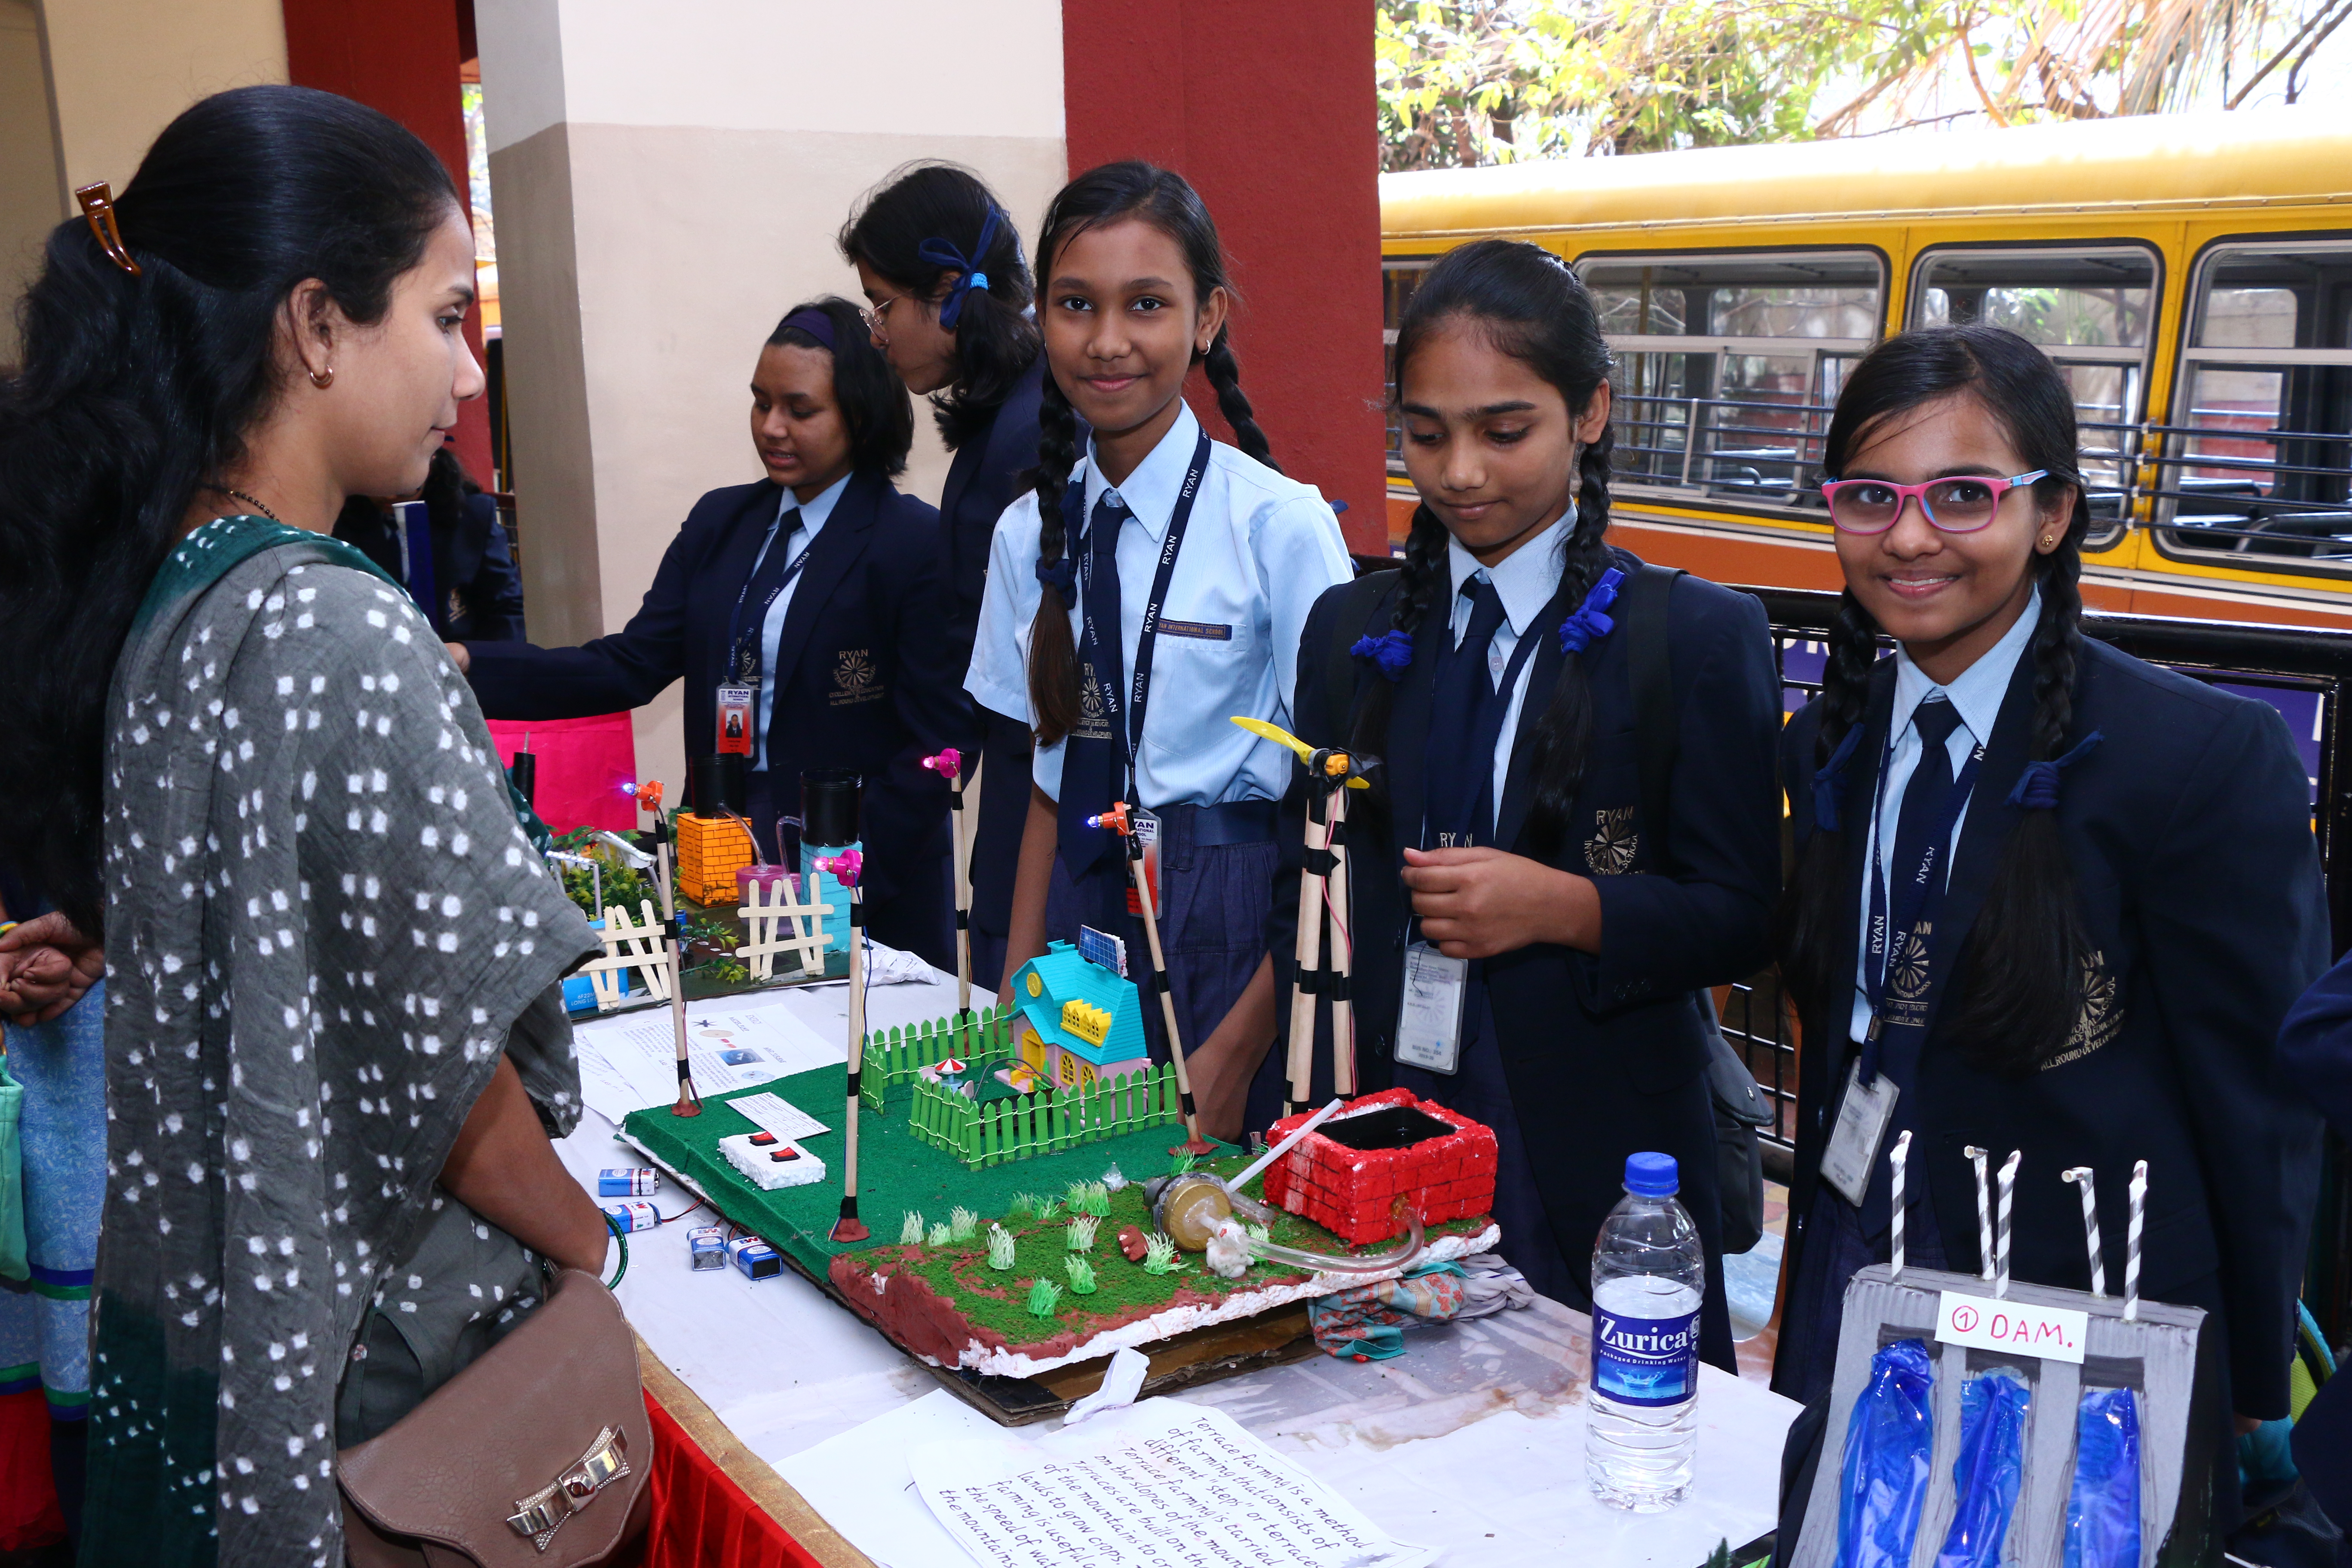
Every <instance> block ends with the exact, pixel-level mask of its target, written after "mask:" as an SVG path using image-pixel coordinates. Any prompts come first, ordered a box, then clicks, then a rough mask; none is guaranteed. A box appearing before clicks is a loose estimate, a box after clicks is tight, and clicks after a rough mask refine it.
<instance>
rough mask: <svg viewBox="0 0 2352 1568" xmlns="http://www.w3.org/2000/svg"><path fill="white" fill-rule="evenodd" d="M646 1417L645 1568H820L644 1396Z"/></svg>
mask: <svg viewBox="0 0 2352 1568" xmlns="http://www.w3.org/2000/svg"><path fill="white" fill-rule="evenodd" d="M646 1413H647V1414H648V1415H651V1416H652V1417H653V1424H654V1468H653V1478H652V1479H651V1480H650V1481H649V1482H648V1483H647V1484H648V1485H649V1486H651V1487H652V1488H653V1494H654V1509H653V1524H652V1527H651V1529H650V1530H649V1531H648V1532H647V1540H646V1556H645V1563H644V1568H704V1565H705V1564H724V1565H725V1568H821V1565H820V1564H819V1563H818V1562H817V1560H816V1559H815V1558H814V1557H813V1556H811V1555H809V1552H808V1549H807V1548H805V1547H803V1545H802V1544H801V1543H800V1542H797V1541H794V1540H793V1538H792V1537H791V1536H790V1535H788V1534H786V1533H785V1531H784V1527H783V1526H782V1525H781V1524H778V1523H777V1522H776V1521H774V1520H772V1519H771V1518H769V1517H768V1515H767V1512H766V1511H765V1510H762V1509H761V1507H760V1505H759V1504H757V1503H755V1502H753V1501H752V1500H751V1497H750V1495H749V1494H748V1493H746V1492H745V1491H744V1490H743V1489H742V1488H741V1487H739V1486H737V1485H736V1484H735V1483H734V1482H733V1481H731V1480H730V1479H728V1477H727V1473H726V1472H725V1471H723V1470H721V1469H720V1468H719V1466H718V1465H717V1464H716V1463H714V1462H713V1461H712V1459H711V1458H710V1457H709V1455H708V1454H705V1453H704V1452H703V1451H702V1450H701V1449H700V1448H699V1447H696V1445H695V1442H694V1439H693V1438H691V1437H689V1436H687V1435H686V1429H685V1428H684V1427H682V1426H679V1425H678V1424H677V1422H676V1421H673V1420H672V1419H670V1414H669V1412H668V1411H667V1410H664V1409H663V1408H662V1407H661V1405H659V1404H658V1403H657V1402H656V1400H655V1398H654V1396H653V1395H652V1394H646Z"/></svg>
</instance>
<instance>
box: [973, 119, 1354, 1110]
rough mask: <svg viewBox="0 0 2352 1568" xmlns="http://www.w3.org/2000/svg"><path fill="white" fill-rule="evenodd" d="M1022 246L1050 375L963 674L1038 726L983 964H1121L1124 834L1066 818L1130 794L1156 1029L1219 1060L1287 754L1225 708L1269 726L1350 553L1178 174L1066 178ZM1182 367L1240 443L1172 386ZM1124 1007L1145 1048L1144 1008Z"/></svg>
mask: <svg viewBox="0 0 2352 1568" xmlns="http://www.w3.org/2000/svg"><path fill="white" fill-rule="evenodd" d="M1037 259H1038V268H1037V274H1038V280H1039V289H1038V303H1039V318H1038V319H1039V325H1040V328H1041V329H1042V331H1043V334H1044V337H1045V356H1046V361H1047V364H1048V367H1049V371H1050V374H1048V376H1047V378H1046V382H1045V397H1044V405H1043V409H1042V411H1041V414H1040V418H1039V425H1040V428H1041V430H1042V433H1043V434H1042V438H1041V441H1040V450H1039V472H1038V476H1037V484H1036V488H1035V489H1034V490H1033V491H1032V492H1031V493H1030V494H1028V495H1025V496H1023V497H1022V498H1021V499H1019V500H1016V501H1014V502H1013V505H1012V506H1011V507H1010V508H1008V509H1007V510H1006V511H1005V513H1004V515H1003V518H1002V519H1001V520H1000V521H999V522H998V524H997V530H996V539H995V544H994V548H993V551H992V555H991V559H990V570H989V577H988V592H987V596H986V598H985V600H984V601H983V603H982V609H981V626H980V635H979V639H978V642H977V644H976V645H975V647H974V648H973V650H972V660H971V673H970V675H969V677H968V678H967V679H966V680H965V689H966V690H968V691H970V692H971V695H972V696H973V697H974V698H975V699H976V700H979V701H980V702H981V703H982V704H984V705H985V706H987V707H989V708H992V709H994V710H997V711H1000V712H1004V713H1011V714H1015V715H1019V716H1021V717H1022V718H1024V719H1025V720H1026V721H1027V722H1028V723H1029V724H1030V726H1031V728H1032V729H1033V730H1034V732H1035V734H1036V737H1037V753H1036V762H1035V764H1034V775H1033V788H1032V794H1031V799H1030V808H1029V816H1028V822H1027V824H1026V826H1025V829H1024V834H1023V839H1022V852H1021V868H1020V872H1019V875H1018V877H1017V879H1016V880H1015V883H1014V890H1013V920H1012V932H1011V941H1010V943H1009V951H1008V952H1007V954H1006V959H1005V972H1006V973H1007V975H1008V976H1010V975H1012V974H1013V973H1014V972H1015V971H1017V970H1018V969H1019V967H1020V966H1021V965H1022V964H1023V963H1025V962H1026V961H1027V960H1029V959H1030V958H1033V957H1034V956H1036V954H1037V953H1038V952H1042V951H1043V950H1044V947H1045V942H1046V941H1047V939H1048V938H1049V937H1052V938H1055V939H1060V940H1072V939H1075V938H1076V935H1077V931H1078V927H1079V926H1081V925H1087V926H1093V927H1096V928H1097V929H1099V930H1104V931H1109V932H1111V933H1113V934H1115V935H1118V936H1120V937H1122V938H1123V939H1125V940H1126V941H1127V942H1128V944H1129V952H1130V953H1131V954H1133V955H1135V958H1136V962H1135V963H1134V964H1133V965H1132V972H1133V973H1135V974H1137V975H1138V976H1139V977H1140V976H1141V975H1142V974H1143V973H1144V970H1145V968H1146V965H1145V963H1143V962H1142V959H1143V954H1144V949H1143V947H1142V945H1141V943H1142V941H1143V934H1142V930H1141V924H1140V921H1139V920H1136V919H1134V918H1132V917H1131V916H1130V914H1129V908H1130V905H1129V898H1128V888H1129V872H1128V868H1127V864H1126V861H1125V858H1124V853H1123V847H1122V846H1121V845H1120V843H1119V841H1118V838H1117V837H1115V836H1114V835H1112V834H1109V833H1107V832H1105V831H1103V830H1101V829H1099V828H1096V827H1091V826H1087V819H1088V818H1089V817H1092V816H1097V815H1099V814H1100V813H1101V812H1102V811H1104V810H1105V809H1106V808H1108V806H1109V805H1111V804H1112V803H1113V802H1115V801H1126V802H1128V803H1129V804H1130V805H1139V806H1141V807H1144V808H1145V809H1147V810H1149V811H1150V812H1151V813H1153V814H1154V815H1155V816H1157V817H1158V819H1159V823H1160V827H1159V843H1160V868H1161V883H1160V899H1159V919H1160V940H1161V942H1162V943H1163V944H1164V946H1165V948H1166V951H1167V953H1168V962H1169V967H1170V971H1171V973H1170V980H1171V987H1172V992H1173V995H1174V998H1175V1002H1176V1010H1177V1021H1178V1029H1179V1031H1180V1033H1181V1035H1182V1037H1183V1039H1184V1042H1185V1044H1186V1045H1187V1047H1191V1048H1193V1049H1198V1048H1200V1047H1202V1046H1204V1045H1207V1044H1210V1043H1211V1036H1212V1034H1214V1036H1215V1043H1216V1045H1217V1046H1218V1047H1219V1048H1218V1050H1217V1051H1216V1052H1215V1053H1213V1055H1212V1056H1211V1057H1210V1058H1206V1059H1207V1060H1209V1061H1215V1060H1222V1059H1223V1057H1224V1055H1225V1052H1224V1047H1225V1045H1226V1043H1227V1042H1228V1041H1229V1040H1232V1039H1234V1038H1239V1037H1247V1038H1250V1039H1253V1040H1255V1044H1256V1045H1257V1046H1259V1047H1263V1045H1264V1044H1265V1042H1266V1041H1267V1040H1269V1039H1271V1038H1272V1035H1273V976H1272V972H1271V969H1270V967H1269V966H1268V965H1267V964H1266V963H1265V957H1266V954H1265V935H1264V931H1265V917H1266V913H1267V905H1268V900H1269V898H1270V893H1271V882H1272V877H1273V873H1274V868H1275V862H1276V847H1275V844H1274V831H1275V820H1276V801H1277V800H1279V799H1280V797H1281V795H1282V793H1283V791H1284V790H1285V789H1286V787H1287V785H1288V783H1289V778H1290V773H1291V769H1292V766H1293V763H1292V761H1291V759H1290V756H1289V754H1288V753H1287V752H1285V751H1284V750H1283V749H1282V748H1281V747H1279V746H1277V745H1275V744H1273V743H1271V742H1265V741H1262V740H1259V739H1257V738H1256V737H1255V736H1253V735H1251V734H1249V733H1248V732H1246V731H1244V730H1242V729H1241V728H1240V727H1239V726H1237V725H1235V724H1234V723H1233V718H1234V716H1235V715H1240V716H1243V717H1247V718H1255V719H1261V720H1265V721H1269V722H1272V723H1275V724H1278V725H1282V726H1285V727H1287V726H1288V724H1289V718H1290V716H1289V705H1288V694H1289V692H1290V691H1291V689H1292V687H1293V683H1294V680H1295V679H1296V676H1297V661H1298V642H1299V634H1300V632H1301V630H1302V629H1303V628H1304V626H1305V625H1306V621H1307V611H1308V610H1309V609H1310V608H1311V607H1312V606H1313V605H1314V603H1315V600H1316V597H1317V596H1318V595H1319V594H1321V593H1322V591H1323V590H1324V589H1325V588H1327V587H1328V586H1330V585H1331V584H1334V583H1338V582H1340V581H1343V580H1345V579H1346V578H1347V577H1348V576H1349V564H1348V557H1347V552H1346V549H1345V547H1344V546H1343V544H1342V543H1341V540H1340V534H1339V521H1338V520H1337V519H1336V518H1335V517H1333V515H1332V513H1331V509H1330V507H1329V506H1328V504H1327V503H1326V502H1325V501H1324V500H1323V499H1322V497H1321V496H1320V495H1319V494H1318V492H1317V491H1316V489H1315V488H1314V487H1313V486H1311V485H1305V484H1300V483H1298V482H1297V481H1296V480H1292V479H1285V478H1284V477H1283V476H1282V474H1281V472H1280V471H1279V470H1278V469H1277V468H1275V466H1274V460H1273V458H1272V457H1271V455H1270V454H1269V452H1268V448H1267V446H1266V441H1265V435H1264V434H1263V433H1262V432H1261V431H1260V430H1259V429H1258V427H1257V424H1256V422H1255V420H1254V419H1253V418H1252V417H1251V415H1250V405H1249V401H1248V399H1247V398H1245V397H1244V396H1243V395H1242V392H1241V385H1240V377H1239V366H1238V364H1237V363H1236V362H1235V360H1234V353H1233V349H1232V346H1231V342H1230V336H1229V332H1228V328H1227V314H1228V311H1229V310H1230V307H1231V304H1232V288H1231V285H1230V284H1229V283H1228V282H1227V280H1226V274H1225V266H1224V258H1223V250H1222V248H1221V247H1220V245H1219V242H1218V239H1217V232H1216V226H1215V225H1214V224H1213V222H1212V221H1211V220H1210V217H1209V215H1208V212H1207V209H1206V208H1204V207H1203V206H1202V204H1201V200H1200V197H1199V196H1198V195H1195V194H1194V192H1193V191H1192V187H1191V186H1190V185H1188V184H1185V183H1184V181H1183V179H1182V178H1181V176H1180V175H1177V174H1172V173H1171V172H1169V171H1167V170H1164V169H1158V168H1154V167H1152V166H1151V165H1150V164H1148V163H1112V164H1108V165H1106V166H1104V167H1102V168H1099V169H1096V170H1093V171H1090V172H1089V173H1087V174H1082V175H1080V176H1079V177H1078V178H1077V179H1076V180H1074V181H1072V182H1071V183H1070V184H1068V185H1067V186H1066V187H1065V188H1064V189H1063V191H1062V193H1061V194H1060V195H1058V196H1056V197H1055V199H1054V203H1053V205H1052V206H1051V207H1050V208H1049V209H1048V211H1047V213H1046V215H1045V226H1044V233H1043V235H1042V237H1041V238H1040V240H1039V242H1038V246H1037ZM1196 364H1197V365H1200V366H1201V367H1202V370H1203V372H1204V373H1205V374H1206V375H1207V377H1208V380H1209V383H1210V384H1211V386H1213V388H1214V389H1215V390H1216V393H1217V401H1218V407H1219V410H1220V412H1221V413H1223V416H1224V418H1225V421H1226V423H1227V424H1228V425H1230V426H1232V427H1233V430H1234V438H1235V440H1236V442H1237V443H1238V449H1236V447H1230V446H1226V445H1224V444H1223V443H1222V442H1218V441H1213V440H1212V439H1210V438H1209V437H1208V435H1207V434H1206V433H1205V432H1204V431H1203V430H1202V426H1201V423H1200V421H1199V420H1198V419H1197V418H1196V417H1195V416H1193V414H1192V410H1191V409H1190V408H1188V407H1187V406H1186V405H1185V403H1184V398H1183V384H1184V378H1185V375H1186V374H1187V373H1188V372H1189V371H1190V370H1191V369H1192V366H1194V365H1196ZM1080 419H1083V420H1084V421H1085V422H1086V425H1087V427H1089V428H1090V430H1091V435H1090V436H1089V437H1088V438H1087V443H1086V446H1085V449H1084V451H1083V452H1081V451H1080V449H1079V446H1078V441H1077V431H1078V428H1079V426H1078V424H1077V421H1078V420H1080ZM1244 998H1246V1005H1243V1004H1244ZM1144 1022H1145V1031H1146V1034H1147V1036H1148V1037H1150V1043H1151V1047H1152V1050H1153V1052H1154V1054H1155V1056H1157V1057H1159V1058H1161V1059H1165V1057H1166V1052H1167V1043H1166V1041H1165V1040H1163V1039H1162V1038H1160V1033H1161V1031H1160V1018H1159V1016H1158V1009H1156V1008H1153V1007H1146V1008H1145V1009H1144ZM1249 1057H1250V1059H1252V1060H1255V1052H1251V1053H1249ZM1244 1087H1245V1085H1244V1082H1243V1081H1240V1080H1239V1079H1236V1080H1235V1081H1234V1082H1231V1083H1227V1082H1223V1081H1222V1079H1216V1078H1215V1076H1214V1075H1212V1078H1211V1079H1208V1080H1202V1079H1199V1078H1198V1076H1197V1075H1196V1081H1195V1084H1194V1089H1195V1091H1196V1093H1197V1094H1198V1095H1199V1097H1200V1099H1201V1102H1202V1112H1203V1120H1204V1122H1205V1123H1206V1124H1207V1125H1208V1126H1210V1127H1211V1128H1213V1129H1214V1128H1222V1129H1223V1131H1227V1132H1228V1133H1230V1132H1232V1131H1234V1130H1235V1129H1236V1128H1237V1126H1238V1125H1239V1122H1240V1120H1241V1096H1242V1091H1243V1089H1244ZM1269 1087H1271V1080H1269Z"/></svg>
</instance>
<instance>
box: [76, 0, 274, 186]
mask: <svg viewBox="0 0 2352 1568" xmlns="http://www.w3.org/2000/svg"><path fill="white" fill-rule="evenodd" d="M41 23H42V35H43V37H42V42H43V46H44V48H45V50H46V52H47V61H48V71H49V83H50V87H51V89H52V95H53V102H54V103H55V106H56V124H57V132H58V142H59V143H60V145H61V146H62V147H63V149H64V156H63V158H62V159H61V160H60V162H61V163H62V165H63V166H62V168H61V169H60V170H59V174H60V178H59V181H58V200H59V201H60V202H63V201H67V200H69V199H70V195H69V193H71V192H72V190H73V189H74V187H76V186H77V185H86V184H89V182H90V181H92V180H105V181H107V182H108V183H110V184H112V185H113V186H114V188H115V189H116V190H118V191H119V190H121V189H122V187H123V186H125V185H127V184H130V183H131V173H132V171H134V170H136V169H137V168H138V167H139V160H140V158H141V157H142V156H143V155H144V154H145V153H146V151H147V144H148V143H149V142H152V141H153V140H155V132H158V131H161V130H163V127H164V126H165V125H166V124H168V123H169V122H170V121H171V120H172V117H173V115H175V114H177V113H179V112H180V110H183V109H185V108H186V107H187V106H188V105H189V104H191V103H194V101H195V100H198V99H200V98H203V97H205V95H206V94H208V93H215V92H218V91H220V90H221V89H224V88H231V87H247V86H250V85H251V84H253V83H255V82H266V81H280V82H282V81H284V80H285V79H286V18H285V16H284V14H283V13H282V12H281V11H280V9H279V7H278V0H203V3H202V4H200V5H198V4H185V3H174V0H46V4H45V5H43V7H42V17H41Z"/></svg>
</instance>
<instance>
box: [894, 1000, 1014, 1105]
mask: <svg viewBox="0 0 2352 1568" xmlns="http://www.w3.org/2000/svg"><path fill="white" fill-rule="evenodd" d="M1012 1019H1013V1016H1012V1015H1011V1014H1010V1013H1007V1012H1004V1011H1003V1010H1002V1009H1000V1008H996V1007H982V1008H979V1009H976V1010H975V1011H974V1012H973V1013H972V1015H971V1017H969V1018H967V1019H965V1020H963V1021H962V1022H961V1023H959V1022H957V1021H956V1020H954V1019H951V1018H934V1019H932V1020H930V1021H929V1023H924V1024H918V1025H916V1026H914V1027H912V1028H893V1029H891V1030H889V1031H887V1033H885V1032H881V1031H877V1032H876V1033H874V1034H870V1035H868V1036H866V1065H865V1066H864V1067H863V1068H860V1069H859V1075H858V1084H857V1098H858V1100H860V1102H862V1103H863V1104H864V1105H865V1106H866V1108H867V1109H869V1110H881V1109H882V1104H883V1100H884V1099H885V1098H886V1097H887V1095H888V1094H889V1092H890V1090H892V1089H896V1088H898V1086H899V1085H901V1084H906V1083H914V1082H916V1081H918V1080H917V1078H916V1075H917V1074H918V1073H919V1072H921V1071H922V1070H923V1068H927V1067H929V1066H930V1065H931V1064H932V1063H934V1062H941V1061H945V1060H946V1059H947V1058H950V1057H954V1058H957V1059H959V1060H961V1061H971V1060H972V1059H973V1058H981V1057H989V1058H1006V1059H1010V1058H1011V1057H1012V1055H1013V1024H1012ZM967 1103H969V1102H967Z"/></svg>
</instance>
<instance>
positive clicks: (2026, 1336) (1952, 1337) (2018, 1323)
mask: <svg viewBox="0 0 2352 1568" xmlns="http://www.w3.org/2000/svg"><path fill="white" fill-rule="evenodd" d="M2090 1330H2091V1315H2090V1314H2089V1313H2088V1312H2077V1311H2075V1310H2074V1309H2073V1308H2071V1307H2037V1306H2033V1305H2032V1304H2031V1303H2029V1302H2025V1301H1996V1300H1993V1299H1992V1298H1991V1297H1990V1296H1963V1295H1961V1294H1960V1293H1959V1292H1958V1291H1957V1290H1947V1291H1945V1292H1943V1300H1942V1301H1941V1303H1940V1304H1939V1305H1938V1306H1937V1309H1936V1338H1937V1339H1938V1340H1940V1341H1942V1342H1944V1343H1946V1344H1948V1345H1969V1346H1973V1347H1974V1348H1976V1349H1978V1350H1987V1351H2012V1352H2016V1353H2018V1354H2020V1355H2030V1356H2038V1357H2040V1358H2041V1359H2042V1360H2043V1361H2071V1362H2073V1363H2075V1364H2076V1365H2078V1366H2079V1365H2081V1364H2082V1361H2083V1346H2084V1342H2085V1341H2086V1340H2087V1339H2088V1338H2089V1337H2090Z"/></svg>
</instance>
